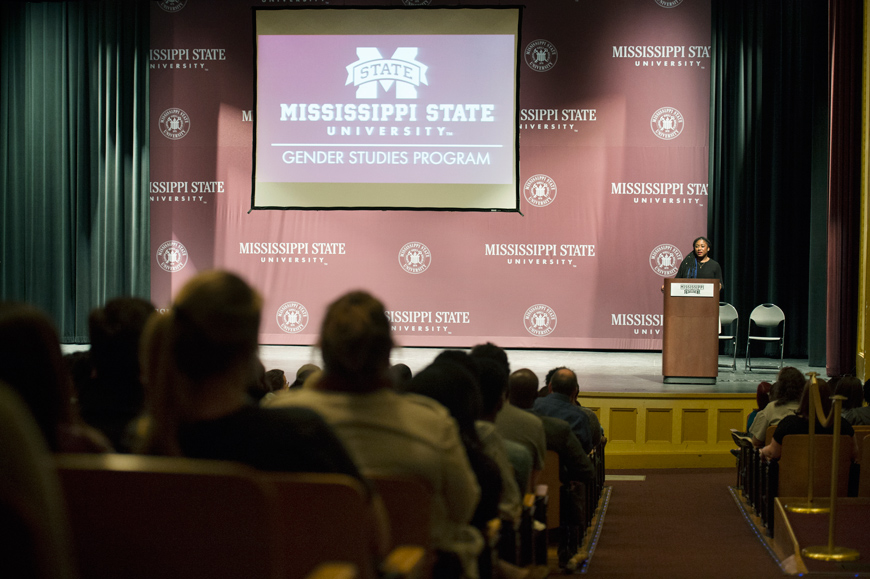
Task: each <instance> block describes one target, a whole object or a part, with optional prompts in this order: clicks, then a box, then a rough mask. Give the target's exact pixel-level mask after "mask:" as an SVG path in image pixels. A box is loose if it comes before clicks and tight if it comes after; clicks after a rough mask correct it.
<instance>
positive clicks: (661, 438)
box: [644, 408, 674, 442]
mask: <svg viewBox="0 0 870 579" xmlns="http://www.w3.org/2000/svg"><path fill="white" fill-rule="evenodd" d="M673 414H674V413H673V411H672V410H671V409H670V408H648V409H647V411H646V430H645V433H644V441H645V442H671V441H672V440H673V430H674V426H673V423H674V421H673Z"/></svg>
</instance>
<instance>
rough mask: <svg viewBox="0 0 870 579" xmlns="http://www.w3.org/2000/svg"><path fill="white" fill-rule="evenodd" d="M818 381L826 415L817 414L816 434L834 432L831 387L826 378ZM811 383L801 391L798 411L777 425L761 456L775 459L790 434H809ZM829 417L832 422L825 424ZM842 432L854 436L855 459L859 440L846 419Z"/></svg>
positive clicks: (853, 453) (808, 381) (853, 456)
mask: <svg viewBox="0 0 870 579" xmlns="http://www.w3.org/2000/svg"><path fill="white" fill-rule="evenodd" d="M816 382H817V384H818V388H819V398H820V399H821V403H822V411H823V412H824V417H823V416H819V415H818V414H816V426H815V432H816V434H833V432H834V418H833V416H830V415H831V408H832V405H833V404H832V401H831V389H830V388H829V387H828V383H827V382H825V381H824V380H821V379H817V380H816ZM811 384H812V381H811V380H807V382H806V384H805V386H804V389H803V392H802V393H801V398H800V401H799V403H798V408H797V411H796V412H795V413H794V414H792V415H790V416H786V417H785V418H783V419H782V420H780V421H779V424H777V425H776V430H775V431H774V433H773V440H771V441H770V444H768V445H767V446H765V447H764V448H762V449H761V456H763V457H764V458H766V459H768V460H774V459H778V458H779V457H780V456H782V441H783V439H784V438H785V437H786V436H788V435H789V434H809V432H810V421H809V416H810V404H812V403H813V402H812V396H811V395H810V385H811ZM817 412H818V410H817ZM828 417H829V418H830V423H829V424H828V425H823V424H822V422H825V421H826V420H824V419H825V418H828ZM840 434H845V435H848V436H851V437H852V459H853V460H855V459H856V458H857V457H858V444H857V441H855V431H854V430H853V429H852V426H851V425H850V424H849V423H848V422H847V421H845V420H843V421H841V422H840Z"/></svg>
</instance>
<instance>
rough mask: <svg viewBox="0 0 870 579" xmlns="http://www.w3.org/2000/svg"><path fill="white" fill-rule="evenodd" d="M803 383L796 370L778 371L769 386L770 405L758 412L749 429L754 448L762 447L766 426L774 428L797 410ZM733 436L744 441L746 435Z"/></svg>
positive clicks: (787, 368)
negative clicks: (742, 438) (771, 384)
mask: <svg viewBox="0 0 870 579" xmlns="http://www.w3.org/2000/svg"><path fill="white" fill-rule="evenodd" d="M805 382H806V380H805V378H804V375H803V374H802V373H801V371H800V370H798V369H797V368H793V367H791V366H786V367H785V368H783V369H782V370H780V371H779V374H778V375H777V378H776V382H774V383H773V386H771V390H770V393H771V399H772V401H771V403H770V404H768V405H767V406H766V407H765V408H764V409H763V410H759V411H758V414H756V415H755V419H754V420H753V421H752V426H751V427H750V428H749V433H748V436H749V437H751V441H752V444H753V445H754V446H755V447H756V448H761V447H762V446H764V443H765V440H764V438H765V436H766V434H767V427H768V426H776V425H777V424H779V421H780V420H782V419H783V418H785V417H786V416H790V415H792V414H794V411H795V410H797V408H798V406H799V404H800V399H801V393H802V392H803V390H804V383H805ZM735 436H736V437H738V438H740V437H744V440H745V437H746V436H747V434H746V433H735Z"/></svg>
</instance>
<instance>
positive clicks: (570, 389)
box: [532, 368, 601, 454]
mask: <svg viewBox="0 0 870 579" xmlns="http://www.w3.org/2000/svg"><path fill="white" fill-rule="evenodd" d="M548 389H549V391H550V393H549V394H548V395H547V396H545V397H544V398H537V399H536V400H535V402H534V404H533V405H532V409H533V410H534V411H535V414H538V415H539V416H550V417H552V418H558V419H560V420H564V421H565V422H567V423H568V424H570V425H571V429H572V430H573V431H574V434H575V435H576V436H577V439H578V440H580V444H582V445H583V450H584V451H585V452H586V453H587V454H588V453H589V452H592V449H593V448H594V447H595V444H593V442H592V441H593V434H594V433H593V428H592V424H591V422H590V420H589V415H588V414H587V413H586V412H584V411H583V409H582V408H581V407H580V406H579V405H577V404H575V403H574V401H575V400H576V399H577V394H578V393H579V391H580V386H579V384H578V383H577V375H576V374H574V372H573V371H571V370H569V369H568V368H559V369H557V370H555V371H554V372H553V374H552V378H550V380H549V382H548ZM597 431H598V435H599V436H600V435H601V427H600V426H599V427H598V428H597Z"/></svg>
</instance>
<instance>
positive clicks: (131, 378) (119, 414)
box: [78, 297, 155, 452]
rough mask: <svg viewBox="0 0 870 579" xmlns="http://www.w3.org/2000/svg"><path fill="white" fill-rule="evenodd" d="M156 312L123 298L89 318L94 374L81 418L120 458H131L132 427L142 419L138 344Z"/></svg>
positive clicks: (85, 389)
mask: <svg viewBox="0 0 870 579" xmlns="http://www.w3.org/2000/svg"><path fill="white" fill-rule="evenodd" d="M154 312H155V309H154V304H152V303H151V302H149V301H148V300H144V299H142V298H135V297H122V298H115V299H112V300H109V301H108V302H106V304H105V305H104V306H103V307H101V308H95V309H94V310H92V311H91V313H90V315H89V316H88V334H89V336H90V340H91V350H90V360H91V364H92V366H93V374H92V378H91V380H88V381H85V382H84V383H82V385H81V386H79V389H78V405H79V412H80V413H81V416H82V418H83V419H84V421H85V422H87V423H88V424H89V425H91V426H93V427H95V428H97V429H99V430H100V431H101V432H102V433H103V434H105V435H106V436H107V437H108V439H109V441H111V443H112V446H114V447H115V450H116V451H118V452H130V445H131V443H132V436H133V435H132V433H131V431H130V428H131V427H130V425H131V423H132V422H133V421H134V420H135V419H136V418H137V417H138V416H139V415H140V414H141V413H142V405H143V399H144V394H143V390H142V382H141V378H140V374H141V373H140V370H139V341H140V338H141V336H142V330H143V329H144V328H145V323H146V322H147V321H148V318H149V317H150V316H151V315H152V314H154Z"/></svg>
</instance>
